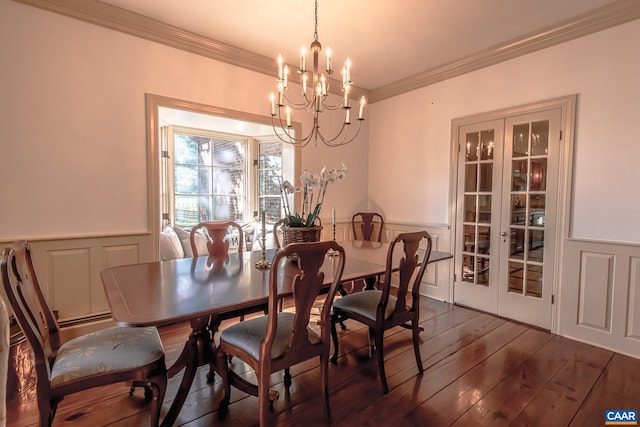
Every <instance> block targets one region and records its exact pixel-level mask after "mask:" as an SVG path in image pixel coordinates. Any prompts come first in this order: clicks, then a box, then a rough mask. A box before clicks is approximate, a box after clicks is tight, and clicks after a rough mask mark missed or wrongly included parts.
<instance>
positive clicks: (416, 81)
mask: <svg viewBox="0 0 640 427" xmlns="http://www.w3.org/2000/svg"><path fill="white" fill-rule="evenodd" d="M14 1H16V2H18V3H23V4H26V5H30V6H34V7H37V8H40V9H44V10H47V11H50V12H54V13H59V14H62V15H65V16H68V17H71V18H75V19H79V20H82V21H85V22H89V23H91V24H95V25H100V26H103V27H106V28H109V29H112V30H116V31H120V32H123V33H126V34H130V35H133V36H136V37H141V38H144V39H147V40H151V41H154V42H157V43H162V44H165V45H167V46H171V47H174V48H177V49H182V50H185V51H187V52H191V53H195V54H197V55H202V56H205V57H208V58H211V59H215V60H217V61H222V62H225V63H228V64H232V65H236V66H238V67H242V68H246V69H249V70H252V71H256V72H258V73H262V74H266V75H273V74H274V59H273V58H269V57H266V56H263V55H259V54H257V53H253V52H250V51H247V50H245V49H241V48H238V47H235V46H231V45H228V44H225V43H221V42H219V41H216V40H213V39H210V38H207V37H203V36H201V35H199V34H195V33H192V32H189V31H186V30H183V29H181V28H177V27H174V26H172V25H169V24H165V23H163V22H160V21H157V20H155V19H151V18H148V17H146V16H143V15H140V14H138V13H135V12H131V11H128V10H125V9H122V8H120V7H117V6H113V5H111V4H108V3H104V2H101V1H99V0H14ZM639 18H640V1H638V0H618V1H616V2H613V3H610V4H608V5H606V6H603V7H601V8H598V9H595V10H593V11H590V12H588V13H585V14H583V15H580V16H577V17H575V18H573V19H571V20H567V21H564V22H561V23H559V24H558V25H554V26H552V27H548V28H546V29H544V30H543V31H539V32H536V33H534V34H529V35H528V36H526V37H524V38H520V39H518V40H513V41H511V42H509V43H504V44H500V45H497V46H494V47H491V48H489V49H486V50H484V51H481V52H478V53H476V54H473V55H469V56H467V57H465V58H461V59H459V60H457V61H454V62H452V63H449V64H446V65H443V66H441V67H436V68H434V69H431V70H427V71H424V72H420V73H418V74H415V75H413V76H410V77H407V78H405V79H402V80H399V81H397V82H394V83H390V84H388V85H385V86H382V87H379V88H377V89H373V90H371V91H366V90H364V89H362V88H358V87H355V88H353V91H352V97H353V98H354V99H358V98H360V96H362V95H365V96H366V97H367V100H368V102H369V103H374V102H378V101H382V100H384V99H387V98H391V97H393V96H397V95H400V94H403V93H406V92H410V91H412V90H415V89H419V88H421V87H424V86H428V85H430V84H434V83H437V82H440V81H443V80H447V79H450V78H452V77H457V76H460V75H462V74H466V73H469V72H471V71H475V70H479V69H481V68H484V67H488V66H490V65H494V64H497V63H500V62H503V61H507V60H510V59H513V58H516V57H518V56H522V55H526V54H528V53H531V52H535V51H538V50H541V49H545V48H547V47H551V46H554V45H557V44H560V43H564V42H567V41H569V40H573V39H576V38H578V37H582V36H585V35H588V34H591V33H595V32H597V31H601V30H604V29H606V28H610V27H613V26H616V25H620V24H623V23H626V22H629V21H633V20H636V19H639ZM331 86H332V89H335V88H336V87H337V88H338V89H336V90H339V87H340V85H339V84H336V85H331ZM335 93H337V94H339V92H335Z"/></svg>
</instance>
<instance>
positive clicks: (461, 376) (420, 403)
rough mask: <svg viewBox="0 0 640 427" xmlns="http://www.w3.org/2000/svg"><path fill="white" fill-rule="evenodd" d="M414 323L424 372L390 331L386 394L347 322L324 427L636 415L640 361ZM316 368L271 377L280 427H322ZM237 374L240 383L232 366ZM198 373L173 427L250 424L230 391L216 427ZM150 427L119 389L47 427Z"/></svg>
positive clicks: (501, 330)
mask: <svg viewBox="0 0 640 427" xmlns="http://www.w3.org/2000/svg"><path fill="white" fill-rule="evenodd" d="M421 316H422V317H421V319H422V320H421V324H422V326H423V327H424V332H422V334H421V336H422V345H421V353H422V360H423V364H424V368H425V371H424V373H423V374H422V375H419V374H418V372H417V368H416V365H415V358H414V355H413V349H412V345H411V335H410V331H408V330H404V329H401V328H396V329H395V330H391V331H389V333H388V335H387V336H386V338H385V339H386V341H385V345H386V347H385V360H386V363H385V367H386V370H387V378H388V382H389V388H390V391H389V393H388V394H386V395H383V394H382V391H381V386H380V383H379V380H378V378H377V372H378V371H377V367H376V363H375V359H372V360H370V359H369V358H368V356H367V350H366V342H367V337H366V330H365V329H363V328H361V327H360V325H359V324H357V323H354V322H353V321H347V322H346V324H347V330H346V331H341V332H340V344H341V348H340V355H341V357H340V358H339V360H338V363H337V365H332V366H331V368H330V370H329V372H330V374H329V375H330V378H329V379H330V390H331V410H332V416H333V421H334V422H333V425H336V426H366V425H371V426H396V427H397V426H449V425H454V426H492V427H493V426H501V425H517V426H520V425H527V426H533V425H536V426H537V425H541V426H548V427H550V426H576V427H583V426H603V425H604V411H605V410H606V409H640V359H634V358H631V357H627V356H623V355H620V354H617V353H614V352H611V351H607V350H603V349H601V348H598V347H593V346H590V345H586V344H582V343H579V342H576V341H572V340H570V339H566V338H562V337H559V336H556V335H553V334H550V333H548V332H545V331H541V330H539V329H536V328H532V327H529V326H526V325H523V324H520V323H516V322H512V321H509V320H506V319H502V318H498V317H495V316H491V315H488V314H485V313H481V312H477V311H474V310H470V309H467V308H463V307H458V306H454V305H451V304H446V303H442V302H439V301H434V300H430V299H427V298H424V300H423V303H422V307H421ZM223 326H224V325H223ZM189 330H190V329H189V327H188V325H187V324H182V325H175V326H171V327H164V328H161V329H160V332H161V335H162V339H163V342H164V344H165V350H166V352H167V359H168V363H169V364H170V363H172V362H173V361H174V360H175V359H176V358H177V356H178V354H179V352H180V351H181V349H182V346H183V344H184V340H185V337H186V336H187V334H188V333H189ZM317 363H318V362H317V359H314V360H313V361H308V362H305V363H303V364H301V365H298V366H296V367H295V368H294V369H292V375H294V378H293V384H292V385H291V387H290V389H289V390H286V389H285V388H284V387H283V384H282V375H276V376H274V378H273V382H274V383H275V385H274V387H275V388H276V389H277V390H278V391H279V392H280V399H279V400H278V401H277V402H276V403H275V405H274V412H275V413H277V415H278V416H277V421H278V425H282V426H299V425H306V426H308V427H311V426H322V425H325V423H324V413H323V410H322V401H321V398H320V393H319V391H320V383H319V369H318V366H317ZM234 365H235V369H236V370H237V371H238V372H242V371H244V372H247V369H244V367H243V366H239V364H238V362H237V361H234ZM207 370H208V368H207V367H201V368H200V370H199V372H198V375H197V377H196V380H195V381H194V385H193V387H192V389H191V393H190V395H189V397H188V398H187V401H186V402H185V405H184V407H183V410H182V412H181V414H180V416H179V418H178V421H177V423H176V425H184V426H190V427H191V426H211V425H216V426H218V425H219V426H233V427H237V426H253V425H256V424H257V419H258V416H257V407H258V400H257V398H255V397H251V396H247V395H245V394H243V393H241V392H239V391H237V390H235V389H232V396H231V402H232V404H231V406H230V408H229V413H228V415H227V417H226V418H225V420H223V421H220V420H218V416H217V408H218V403H219V401H220V399H221V398H222V392H221V383H220V377H219V376H216V381H215V383H214V384H213V385H209V384H207V383H206V378H205V376H206V373H207ZM249 372H250V371H249ZM246 375H247V376H248V377H249V378H251V375H252V374H251V373H247V374H246ZM179 381H180V377H179V376H177V377H175V378H172V379H171V380H170V381H169V388H168V390H167V396H166V397H165V401H164V407H163V415H164V413H166V411H167V409H168V407H169V405H170V404H171V399H172V396H174V394H175V392H176V389H177V387H178V383H179ZM7 421H8V422H7V425H8V426H32V425H36V423H37V407H36V405H35V404H34V403H33V402H30V403H24V404H20V405H17V404H15V403H13V404H10V405H9V407H8V413H7ZM147 423H148V413H147V405H146V404H145V402H144V399H143V393H142V391H141V390H138V391H136V393H135V394H134V395H133V397H129V395H128V387H127V386H126V385H125V384H118V385H113V386H109V387H103V388H100V389H95V390H92V391H88V392H84V393H79V394H77V395H73V396H69V397H67V398H65V400H63V401H62V402H61V403H60V406H59V407H58V412H57V414H56V417H55V420H54V425H55V426H100V425H110V426H144V425H147Z"/></svg>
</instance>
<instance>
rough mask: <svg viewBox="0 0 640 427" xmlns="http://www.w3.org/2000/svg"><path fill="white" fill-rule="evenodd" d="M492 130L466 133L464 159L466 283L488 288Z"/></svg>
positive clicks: (464, 262) (492, 161) (461, 272)
mask: <svg viewBox="0 0 640 427" xmlns="http://www.w3.org/2000/svg"><path fill="white" fill-rule="evenodd" d="M494 137H495V131H494V130H493V129H489V130H481V131H477V132H475V131H474V132H468V133H467V134H466V145H465V158H464V168H463V169H464V178H463V180H464V198H463V200H464V206H463V212H464V214H463V221H464V222H463V230H464V232H463V233H462V239H463V242H462V251H463V252H462V264H461V271H460V272H459V274H460V277H461V280H462V281H463V282H466V283H469V284H472V285H474V286H485V287H486V286H489V284H490V276H491V273H492V272H491V260H490V255H491V219H492V216H491V210H492V206H491V205H492V202H493V169H494V164H493V163H494V148H495V147H494Z"/></svg>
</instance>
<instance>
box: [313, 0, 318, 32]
mask: <svg viewBox="0 0 640 427" xmlns="http://www.w3.org/2000/svg"><path fill="white" fill-rule="evenodd" d="M315 18H316V26H315V31H314V32H313V39H314V40H315V41H318V0H316V15H315Z"/></svg>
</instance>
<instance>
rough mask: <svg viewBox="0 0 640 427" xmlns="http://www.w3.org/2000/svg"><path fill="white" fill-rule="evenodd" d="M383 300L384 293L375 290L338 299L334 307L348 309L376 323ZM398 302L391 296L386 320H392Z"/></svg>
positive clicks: (385, 314) (386, 310) (386, 311)
mask: <svg viewBox="0 0 640 427" xmlns="http://www.w3.org/2000/svg"><path fill="white" fill-rule="evenodd" d="M381 299H382V291H379V290H376V289H374V290H371V291H364V292H356V293H353V294H349V295H345V296H343V297H342V298H340V299H336V300H335V301H334V302H333V306H334V307H336V308H338V309H342V308H345V309H348V310H350V311H351V312H352V313H354V314H356V315H360V316H362V317H366V318H367V319H370V320H372V321H375V320H376V312H377V310H378V304H380V300H381ZM396 301H398V299H397V298H396V297H394V296H393V295H389V302H388V303H387V307H386V309H385V312H384V318H385V319H388V318H390V317H391V315H392V314H393V311H394V310H395V308H396Z"/></svg>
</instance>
